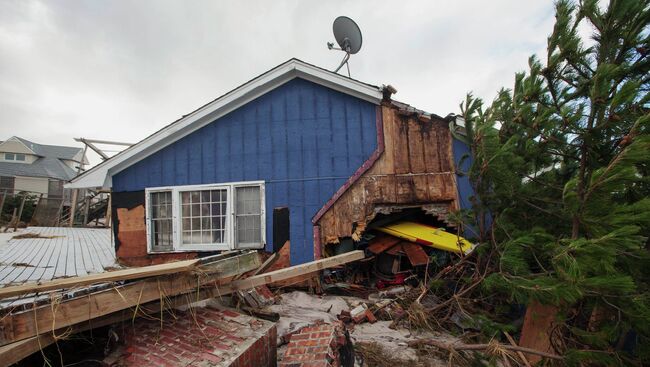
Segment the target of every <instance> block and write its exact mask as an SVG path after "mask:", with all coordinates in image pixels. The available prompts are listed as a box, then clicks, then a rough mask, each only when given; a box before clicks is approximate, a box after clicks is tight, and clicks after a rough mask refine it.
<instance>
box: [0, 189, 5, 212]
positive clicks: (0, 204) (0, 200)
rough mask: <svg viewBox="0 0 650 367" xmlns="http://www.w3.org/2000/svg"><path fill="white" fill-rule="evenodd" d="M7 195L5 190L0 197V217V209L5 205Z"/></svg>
mask: <svg viewBox="0 0 650 367" xmlns="http://www.w3.org/2000/svg"><path fill="white" fill-rule="evenodd" d="M6 197H7V190H5V192H4V193H3V194H2V199H0V217H1V216H2V209H4V207H5V198H6Z"/></svg>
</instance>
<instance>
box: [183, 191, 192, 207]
mask: <svg viewBox="0 0 650 367" xmlns="http://www.w3.org/2000/svg"><path fill="white" fill-rule="evenodd" d="M181 203H183V204H189V203H190V193H189V192H181Z"/></svg>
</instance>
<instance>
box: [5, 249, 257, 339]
mask: <svg viewBox="0 0 650 367" xmlns="http://www.w3.org/2000/svg"><path fill="white" fill-rule="evenodd" d="M260 264H261V261H260V259H259V255H258V254H257V252H248V253H245V254H242V255H237V256H230V257H228V258H226V259H220V260H216V261H214V262H212V263H209V264H205V265H202V266H201V267H200V268H198V269H197V271H196V272H195V273H194V274H183V273H181V274H173V275H165V276H159V277H156V278H151V279H147V280H143V281H139V282H135V283H130V284H126V285H123V286H119V287H114V288H111V289H107V290H105V291H101V292H97V293H91V294H89V295H88V296H86V297H80V298H74V299H71V300H67V301H62V302H60V303H59V302H56V300H52V304H48V305H44V306H41V307H36V308H33V309H31V310H28V311H24V312H20V313H16V314H10V315H7V316H4V317H3V318H2V319H0V345H6V344H8V343H11V342H14V341H19V340H23V339H25V338H29V337H32V336H35V335H38V334H40V333H44V332H50V331H53V330H56V329H60V328H63V327H68V326H71V325H74V324H77V323H79V322H84V321H87V320H91V319H94V318H97V317H101V316H105V315H108V314H110V313H113V312H116V311H119V310H123V309H126V308H129V307H133V306H136V305H139V304H144V303H146V302H150V301H153V300H158V299H162V298H165V297H172V296H175V295H179V294H183V293H187V292H190V291H193V290H195V289H196V288H197V287H198V286H202V285H208V284H212V285H215V283H216V280H218V279H223V278H227V277H231V276H234V275H239V274H243V273H246V272H249V271H251V270H255V269H257V268H258V267H259V266H260ZM208 274H216V276H215V277H211V276H208Z"/></svg>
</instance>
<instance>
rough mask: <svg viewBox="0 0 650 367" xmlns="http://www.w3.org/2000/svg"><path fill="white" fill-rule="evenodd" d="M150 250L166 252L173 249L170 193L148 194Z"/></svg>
mask: <svg viewBox="0 0 650 367" xmlns="http://www.w3.org/2000/svg"><path fill="white" fill-rule="evenodd" d="M149 204H150V210H149V213H150V215H151V231H152V233H151V234H150V235H151V242H152V250H154V251H167V250H171V249H172V247H173V226H172V203H171V191H161V192H152V193H150V194H149Z"/></svg>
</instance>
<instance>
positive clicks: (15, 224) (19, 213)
mask: <svg viewBox="0 0 650 367" xmlns="http://www.w3.org/2000/svg"><path fill="white" fill-rule="evenodd" d="M27 196H28V195H27V194H25V195H24V196H23V201H21V202H20V210H18V217H16V221H15V222H14V232H16V228H17V227H18V222H20V217H21V216H22V215H23V208H24V207H25V201H26V200H27Z"/></svg>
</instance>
